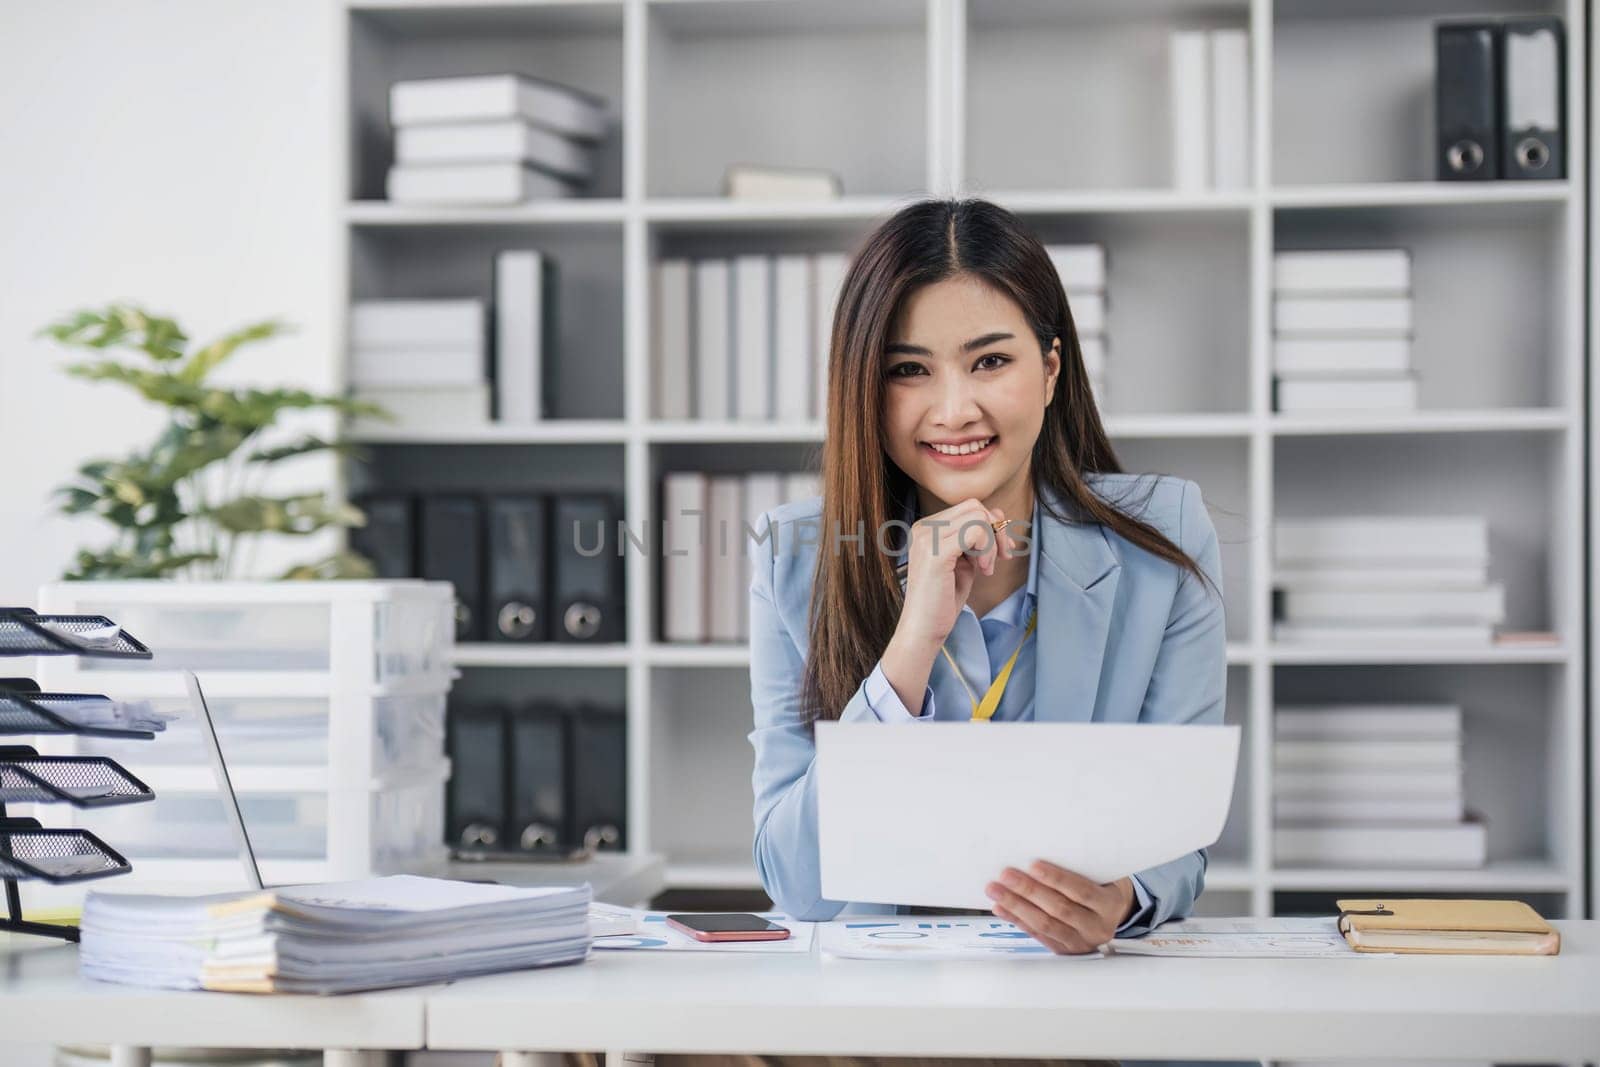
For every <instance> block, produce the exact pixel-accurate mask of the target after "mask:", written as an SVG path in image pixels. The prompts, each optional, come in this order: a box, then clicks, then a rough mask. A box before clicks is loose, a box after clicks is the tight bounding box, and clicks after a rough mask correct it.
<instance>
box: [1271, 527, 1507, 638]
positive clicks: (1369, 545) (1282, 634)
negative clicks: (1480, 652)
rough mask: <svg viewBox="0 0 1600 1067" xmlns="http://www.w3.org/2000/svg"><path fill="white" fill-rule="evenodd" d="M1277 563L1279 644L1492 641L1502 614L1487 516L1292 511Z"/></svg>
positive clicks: (1277, 539)
mask: <svg viewBox="0 0 1600 1067" xmlns="http://www.w3.org/2000/svg"><path fill="white" fill-rule="evenodd" d="M1273 567H1274V573H1273V583H1272V584H1273V586H1274V588H1275V590H1276V596H1277V599H1278V602H1279V621H1278V622H1277V623H1276V624H1275V626H1274V637H1275V639H1276V640H1277V641H1278V642H1280V643H1282V644H1292V645H1297V646H1316V645H1322V646H1333V647H1351V646H1373V645H1377V646H1382V647H1384V648H1396V649H1404V648H1440V647H1450V648H1453V647H1458V646H1459V647H1471V648H1486V647H1488V646H1489V645H1491V644H1492V643H1493V642H1494V628H1495V626H1496V625H1498V624H1500V623H1502V622H1504V621H1505V610H1506V609H1505V588H1504V587H1503V586H1501V585H1499V584H1498V583H1491V582H1490V581H1489V523H1488V520H1486V519H1484V518H1481V517H1472V516H1468V517H1449V518H1421V517H1405V516H1384V517H1376V516H1374V517H1346V518H1333V519H1303V520H1288V519H1285V520H1281V521H1279V522H1278V523H1277V525H1276V527H1275V535H1274V544H1273Z"/></svg>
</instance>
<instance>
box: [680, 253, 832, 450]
mask: <svg viewBox="0 0 1600 1067" xmlns="http://www.w3.org/2000/svg"><path fill="white" fill-rule="evenodd" d="M847 262H848V260H847V257H846V256H845V255H843V254H842V253H834V252H828V253H819V254H815V255H798V254H797V255H778V256H771V255H761V254H759V253H753V254H747V255H740V256H735V257H733V258H731V259H666V260H662V261H661V262H660V263H657V264H656V266H655V287H654V288H655V315H654V320H655V324H656V329H655V338H656V342H655V343H656V351H655V368H654V381H653V383H652V391H653V393H654V408H655V413H656V416H657V417H658V418H662V419H691V418H692V419H713V420H721V419H738V420H761V421H769V420H773V419H776V420H779V421H782V422H804V421H806V420H808V419H820V418H822V417H823V416H824V415H825V407H826V403H827V369H828V368H827V358H828V343H829V338H830V336H831V333H832V329H833V312H834V305H835V303H836V302H837V300H838V296H839V286H840V284H841V283H842V282H843V281H844V272H845V267H846V265H847Z"/></svg>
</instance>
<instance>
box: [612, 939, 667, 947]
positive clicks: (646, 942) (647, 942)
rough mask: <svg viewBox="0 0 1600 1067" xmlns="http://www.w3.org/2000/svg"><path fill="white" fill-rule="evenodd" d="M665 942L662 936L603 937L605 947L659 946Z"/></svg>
mask: <svg viewBox="0 0 1600 1067" xmlns="http://www.w3.org/2000/svg"><path fill="white" fill-rule="evenodd" d="M666 943H667V941H666V939H665V938H662V937H608V938H606V939H605V947H606V948H661V947H662V946H663V945H665V944H666ZM597 944H598V942H597Z"/></svg>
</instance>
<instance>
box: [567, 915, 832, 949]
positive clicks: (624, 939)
mask: <svg viewBox="0 0 1600 1067" xmlns="http://www.w3.org/2000/svg"><path fill="white" fill-rule="evenodd" d="M615 910H616V911H623V910H628V911H632V912H633V916H634V921H635V924H636V927H635V932H632V933H627V934H618V935H601V934H600V933H598V932H596V933H595V938H594V947H595V948H610V949H625V948H631V949H644V950H646V951H652V952H810V951H811V940H812V931H813V930H814V929H815V928H816V925H817V924H816V923H804V922H797V921H796V920H794V919H791V918H789V917H788V916H787V915H785V914H783V913H782V912H780V911H769V912H762V913H761V917H762V918H763V919H766V920H767V921H768V922H775V923H777V924H778V925H779V926H787V927H788V928H789V936H788V937H786V938H784V939H783V940H782V941H696V940H695V939H694V938H692V937H690V936H689V935H688V934H686V933H683V932H682V931H680V930H676V929H674V928H673V927H670V926H668V925H667V916H668V915H669V914H671V913H670V912H665V911H641V910H635V909H631V908H630V909H622V908H617V909H615Z"/></svg>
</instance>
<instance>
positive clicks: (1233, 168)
mask: <svg viewBox="0 0 1600 1067" xmlns="http://www.w3.org/2000/svg"><path fill="white" fill-rule="evenodd" d="M1167 62H1168V67H1169V75H1170V81H1169V85H1170V89H1171V94H1172V96H1171V100H1172V184H1173V185H1174V186H1175V187H1177V188H1178V189H1182V190H1185V191H1197V190H1201V189H1243V188H1245V187H1247V186H1248V185H1249V184H1250V36H1249V33H1248V32H1247V31H1245V30H1242V29H1238V30H1178V31H1175V32H1173V34H1172V35H1171V37H1170V38H1169V39H1168V48H1167Z"/></svg>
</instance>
